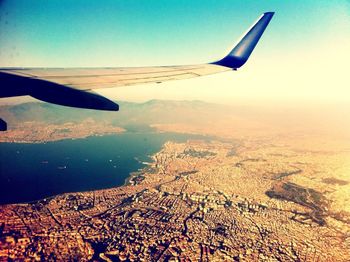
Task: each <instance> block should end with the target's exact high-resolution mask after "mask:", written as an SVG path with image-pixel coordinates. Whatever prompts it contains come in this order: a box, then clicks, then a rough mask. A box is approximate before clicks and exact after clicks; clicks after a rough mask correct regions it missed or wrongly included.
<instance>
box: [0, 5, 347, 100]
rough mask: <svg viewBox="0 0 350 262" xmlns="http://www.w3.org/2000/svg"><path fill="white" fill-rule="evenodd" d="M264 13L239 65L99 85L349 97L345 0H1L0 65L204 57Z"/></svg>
mask: <svg viewBox="0 0 350 262" xmlns="http://www.w3.org/2000/svg"><path fill="white" fill-rule="evenodd" d="M267 11H274V12H276V14H275V16H274V17H273V19H272V21H271V23H270V25H269V26H268V28H267V30H266V31H265V33H264V35H263V37H262V38H261V40H260V42H259V43H258V45H257V47H256V49H255V50H254V51H253V54H252V55H251V57H250V59H249V60H248V62H247V63H246V64H245V65H244V66H243V67H242V68H241V69H239V70H238V71H232V72H227V73H222V74H216V75H211V76H206V77H201V78H195V79H189V80H180V81H174V82H167V83H162V84H157V85H156V84H147V85H140V86H129V87H121V88H115V89H108V90H107V89H105V90H98V92H99V93H100V94H102V95H106V96H107V97H109V98H111V99H116V100H129V101H147V100H149V99H177V100H203V101H209V102H217V103H226V104H230V103H238V102H239V101H243V100H247V101H248V100H249V101H253V102H269V101H293V102H308V101H314V102H315V101H316V102H330V103H338V102H341V103H343V102H350V91H349V89H350V87H349V86H350V84H349V77H348V71H349V70H348V68H349V61H350V1H348V0H343V1H341V0H339V1H337V0H334V1H322V0H319V1H311V0H309V1H307V0H306V1H301V0H295V1H277V0H275V1H272V0H266V1H248V0H242V1H240V0H236V1H228V0H222V1H220V0H198V1H185V0H167V1H165V0H164V1H163V0H157V1H156V0H138V1H136V0H129V1H126V0H124V1H118V0H115V1H101V0H99V1H94V0H91V1H84V0H75V1H66V0H60V1H57V0H50V1H44V0H37V1H27V0H0V67H100V66H105V67H106V66H108V67H111V66H112V67H128V66H130V67H134V66H153V65H181V64H196V63H205V62H211V61H215V60H217V59H219V58H221V57H223V56H225V55H226V53H227V52H228V51H229V50H230V49H231V48H232V46H233V45H234V44H235V43H236V42H237V41H238V40H239V38H240V37H241V36H242V34H243V33H244V32H246V30H247V29H248V28H249V27H250V26H251V25H252V24H253V22H255V21H256V19H257V18H258V17H259V16H260V15H261V14H262V13H263V12H267ZM7 101H13V98H12V100H11V99H1V100H0V104H3V103H6V102H7Z"/></svg>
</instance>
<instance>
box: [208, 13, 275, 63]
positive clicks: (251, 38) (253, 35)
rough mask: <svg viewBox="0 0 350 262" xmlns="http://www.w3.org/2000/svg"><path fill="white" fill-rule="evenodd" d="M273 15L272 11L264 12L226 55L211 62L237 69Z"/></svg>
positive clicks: (250, 51)
mask: <svg viewBox="0 0 350 262" xmlns="http://www.w3.org/2000/svg"><path fill="white" fill-rule="evenodd" d="M273 15H274V12H267V13H264V14H263V15H262V16H261V17H260V18H259V19H258V21H257V22H256V23H255V24H254V25H253V26H252V27H251V28H250V29H249V30H248V32H247V33H246V34H245V35H244V36H243V38H242V39H241V40H240V41H239V43H238V44H237V45H236V46H235V47H234V48H233V49H232V50H231V52H230V53H229V54H228V55H227V56H226V57H224V58H223V59H221V60H219V61H216V62H214V63H212V64H215V65H221V66H226V67H229V68H232V69H237V68H239V67H241V66H242V65H244V64H245V62H247V60H248V58H249V56H250V54H251V53H252V52H253V50H254V48H255V46H256V44H257V43H258V41H259V39H260V37H261V36H262V34H263V33H264V31H265V29H266V27H267V25H268V24H269V22H270V20H271V19H272V16H273Z"/></svg>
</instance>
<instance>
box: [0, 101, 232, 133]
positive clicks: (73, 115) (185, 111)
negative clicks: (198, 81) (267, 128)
mask: <svg viewBox="0 0 350 262" xmlns="http://www.w3.org/2000/svg"><path fill="white" fill-rule="evenodd" d="M118 104H119V106H120V109H119V110H120V111H119V112H106V111H97V110H88V109H79V108H70V107H64V106H57V105H53V104H48V103H41V102H31V103H24V104H18V105H6V106H0V116H1V117H2V118H3V119H5V120H6V121H7V122H8V124H9V126H10V127H11V126H16V125H17V124H18V123H20V122H25V121H34V122H35V121H36V122H44V123H48V124H63V123H67V122H73V123H79V122H81V121H83V120H86V119H88V118H89V119H93V120H94V121H96V122H103V123H112V124H113V125H116V126H120V127H127V128H132V127H133V126H137V127H139V126H143V125H144V126H149V125H152V124H169V123H191V124H196V123H205V122H207V121H209V120H213V119H215V118H217V117H218V115H219V116H222V115H223V114H224V115H225V114H226V113H225V112H227V110H225V108H226V107H225V106H222V105H217V104H211V103H206V102H202V101H197V100H196V101H170V100H150V101H148V102H145V103H132V102H120V101H118Z"/></svg>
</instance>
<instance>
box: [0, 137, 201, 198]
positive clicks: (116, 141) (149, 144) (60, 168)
mask: <svg viewBox="0 0 350 262" xmlns="http://www.w3.org/2000/svg"><path fill="white" fill-rule="evenodd" d="M192 139H201V140H203V139H206V137H204V136H199V135H189V134H179V133H156V132H146V133H143V132H142V133H138V132H125V133H122V134H116V135H105V136H92V137H88V138H83V139H74V140H72V139H66V140H61V141H55V142H47V143H35V144H32V143H0V204H10V203H24V202H31V201H35V200H40V199H43V198H47V197H50V196H54V195H57V194H61V193H67V192H81V191H89V190H97V189H105V188H112V187H116V186H121V185H123V184H124V183H125V180H126V179H127V178H128V177H129V176H130V174H131V173H132V172H135V171H139V170H140V169H142V168H144V167H145V166H146V165H147V163H149V162H151V161H152V158H151V156H152V155H153V154H155V153H157V152H159V151H160V150H161V148H162V146H163V145H164V143H165V142H167V141H174V142H185V141H187V140H192Z"/></svg>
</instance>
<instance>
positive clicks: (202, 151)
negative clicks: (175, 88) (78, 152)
mask: <svg viewBox="0 0 350 262" xmlns="http://www.w3.org/2000/svg"><path fill="white" fill-rule="evenodd" d="M35 106H36V105H35ZM128 107H130V108H131V109H130V110H131V111H132V113H130V111H129V113H122V114H121V115H119V116H118V117H119V119H118V120H115V121H114V120H112V119H108V118H104V119H107V120H109V122H108V121H107V120H105V121H107V122H104V125H105V126H103V125H102V124H101V123H100V122H98V121H97V120H90V121H94V122H93V123H94V125H95V124H96V125H98V126H99V128H100V129H98V128H96V130H101V133H100V134H104V132H109V131H106V130H114V129H113V128H116V129H115V130H118V131H119V130H128V128H136V127H140V126H141V127H142V128H144V127H145V126H148V127H150V128H153V130H154V131H155V132H166V131H172V132H183V133H194V134H202V135H203V134H204V135H208V136H210V137H211V139H210V140H208V141H202V140H189V141H187V142H185V143H174V142H171V141H169V142H167V143H166V144H165V145H164V146H163V148H162V150H161V151H160V152H158V153H156V154H155V155H153V156H152V158H153V160H154V161H153V162H152V163H150V164H149V165H148V166H147V167H146V168H144V169H143V170H141V171H139V172H135V173H133V174H132V176H131V178H130V179H129V181H128V183H127V184H126V185H124V186H121V187H117V188H111V189H106V190H96V191H90V192H77V193H67V194H62V195H59V196H55V197H51V198H46V199H43V200H40V201H37V202H34V203H27V204H11V205H3V206H0V260H4V261H6V260H11V259H13V260H21V259H25V258H27V259H29V260H54V259H56V260H60V261H67V260H69V261H71V260H79V261H88V260H93V261H94V260H102V261H349V260H350V252H349V251H350V139H349V135H348V134H349V133H348V131H349V129H348V126H346V125H347V123H344V116H345V115H346V114H345V113H344V111H341V112H342V114H344V115H339V114H338V113H337V112H333V111H332V112H331V111H330V110H328V109H327V108H326V109H324V108H323V109H322V110H324V111H322V110H318V109H317V108H310V107H308V108H307V109H308V110H305V108H304V109H301V108H300V109H295V110H292V109H290V108H287V109H286V108H278V109H274V108H266V107H264V108H262V107H260V108H259V107H257V108H256V109H255V110H253V111H251V110H250V109H249V107H248V109H247V107H245V108H243V109H242V108H238V107H237V108H236V109H237V110H236V111H234V110H233V109H232V108H231V109H230V110H228V109H227V108H224V107H222V106H215V105H212V104H205V103H202V102H162V101H151V102H148V104H139V105H128ZM145 108H146V109H147V110H148V111H147V112H149V113H147V114H146V115H144V117H143V118H139V116H138V110H140V111H145ZM6 110H7V111H6V112H11V111H8V109H6ZM13 112H14V111H13V110H12V114H13ZM325 112H326V113H325ZM123 114H124V115H123ZM133 114H134V115H133ZM8 116H10V113H9V114H8ZM90 117H92V119H94V116H90ZM13 119H14V120H13V123H15V120H16V119H18V114H17V116H16V117H14V118H13ZM48 119H49V118H48ZM84 119H85V117H82V121H81V122H80V123H84V122H83V121H85V120H84ZM24 120H26V121H27V120H30V121H34V122H35V121H38V120H37V119H24ZM44 122H45V121H44ZM45 123H46V124H47V125H49V124H53V123H52V122H50V123H49V122H48V121H47V120H46V122H45ZM56 124H57V126H59V125H60V123H56ZM136 124H139V126H137V125H136ZM21 125H22V124H20V123H19V124H18V128H20V127H21ZM82 125H83V124H82ZM16 128H17V127H16ZM16 128H15V129H14V130H13V131H11V130H10V131H8V133H11V132H12V133H13V132H18V131H16ZM32 128H33V129H35V128H36V127H35V125H34V124H33V125H32ZM69 128H70V127H69ZM82 130H83V129H82ZM98 134H99V132H96V133H94V135H98ZM85 136H86V135H82V137H85ZM66 138H71V137H69V136H67V137H66ZM2 139H3V138H2ZM11 139H14V138H13V137H11ZM1 141H4V139H3V140H1ZM11 141H16V140H11ZM30 141H31V142H34V141H35V140H30ZM30 141H28V142H30ZM35 142H37V141H35ZM48 175H50V174H48Z"/></svg>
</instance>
